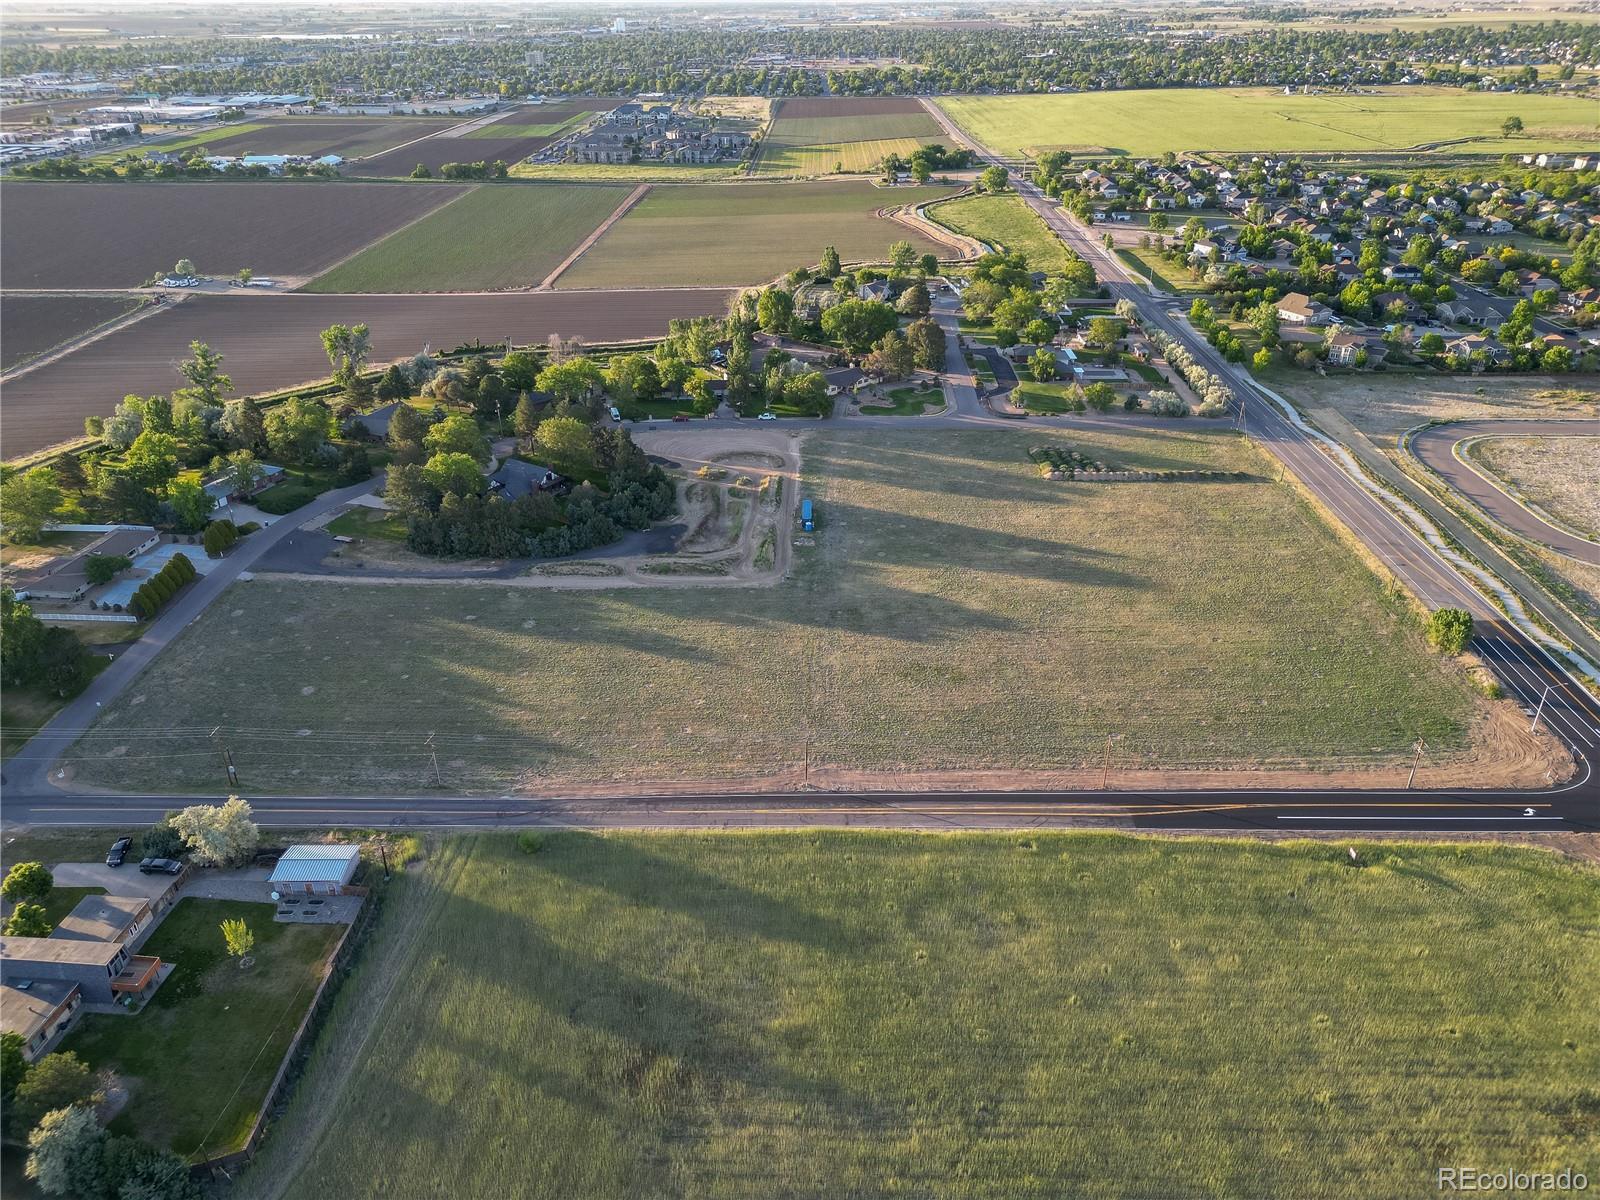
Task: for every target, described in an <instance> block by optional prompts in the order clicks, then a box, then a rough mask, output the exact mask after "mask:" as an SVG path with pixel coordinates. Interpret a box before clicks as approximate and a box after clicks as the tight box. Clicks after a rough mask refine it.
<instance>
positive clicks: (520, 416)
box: [391, 394, 539, 441]
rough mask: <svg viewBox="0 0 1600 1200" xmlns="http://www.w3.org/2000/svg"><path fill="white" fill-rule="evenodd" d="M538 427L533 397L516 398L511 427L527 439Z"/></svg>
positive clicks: (524, 439) (519, 435) (536, 410)
mask: <svg viewBox="0 0 1600 1200" xmlns="http://www.w3.org/2000/svg"><path fill="white" fill-rule="evenodd" d="M538 427H539V410H538V409H537V408H535V407H534V406H533V397H532V396H529V395H526V394H525V395H523V396H522V397H521V398H520V399H518V400H517V408H516V411H515V412H513V413H512V414H511V428H512V430H513V431H514V432H515V433H516V435H517V436H518V437H519V438H521V439H522V440H523V441H527V440H528V439H529V438H531V437H532V436H533V431H534V430H535V429H537V428H538ZM391 432H392V426H391Z"/></svg>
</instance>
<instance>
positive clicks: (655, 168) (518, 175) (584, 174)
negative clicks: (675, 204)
mask: <svg viewBox="0 0 1600 1200" xmlns="http://www.w3.org/2000/svg"><path fill="white" fill-rule="evenodd" d="M743 170H744V164H743V163H737V164H735V163H722V164H715V165H711V166H701V165H698V164H692V165H680V164H678V163H661V162H637V163H576V162H572V163H569V162H559V163H532V162H519V163H512V164H511V170H510V175H511V178H513V179H556V180H562V181H572V182H581V183H595V182H601V183H712V182H716V181H719V180H727V179H732V178H733V176H734V175H735V174H738V173H740V172H742V171H743Z"/></svg>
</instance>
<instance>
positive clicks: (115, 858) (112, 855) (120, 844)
mask: <svg viewBox="0 0 1600 1200" xmlns="http://www.w3.org/2000/svg"><path fill="white" fill-rule="evenodd" d="M132 845H133V839H132V838H126V837H121V838H118V839H117V840H116V841H114V842H112V843H111V849H109V850H107V851H106V866H108V867H120V866H121V865H122V864H123V863H125V862H126V861H127V860H128V849H129V847H131V846H132Z"/></svg>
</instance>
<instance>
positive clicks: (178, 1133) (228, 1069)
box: [62, 898, 343, 1159]
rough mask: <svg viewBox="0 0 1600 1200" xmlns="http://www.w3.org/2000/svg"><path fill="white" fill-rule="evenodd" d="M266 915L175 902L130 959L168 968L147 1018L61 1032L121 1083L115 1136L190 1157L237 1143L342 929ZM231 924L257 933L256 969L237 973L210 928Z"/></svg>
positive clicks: (257, 908)
mask: <svg viewBox="0 0 1600 1200" xmlns="http://www.w3.org/2000/svg"><path fill="white" fill-rule="evenodd" d="M272 913H273V907H272V905H271V904H270V903H266V904H252V903H249V902H247V901H236V900H198V899H194V898H188V899H184V900H180V901H179V902H178V904H177V906H176V907H175V908H173V910H172V911H171V912H170V913H169V914H167V916H166V918H165V919H164V920H163V921H162V922H161V924H160V925H159V926H158V927H157V928H156V931H155V932H154V933H152V934H151V935H150V940H149V941H147V942H146V943H145V944H144V946H143V947H142V948H141V950H140V953H142V954H153V955H155V956H156V957H158V958H160V959H161V960H162V961H163V962H171V963H175V964H176V970H174V971H173V973H172V974H171V976H169V977H168V978H167V980H166V981H165V982H164V983H162V985H161V987H160V988H159V989H158V990H157V991H156V993H155V996H154V997H153V998H152V999H151V1000H150V1002H149V1004H148V1005H146V1007H145V1009H144V1010H143V1011H142V1012H140V1013H139V1014H137V1015H136V1016H131V1017H130V1016H125V1015H116V1016H103V1015H99V1014H94V1013H90V1014H89V1015H87V1016H85V1017H84V1018H83V1021H82V1023H81V1024H80V1025H79V1026H78V1028H77V1029H75V1030H74V1031H73V1032H72V1033H71V1034H70V1035H68V1037H67V1040H66V1041H65V1042H64V1043H63V1044H62V1049H64V1050H71V1051H73V1052H74V1053H76V1054H77V1055H78V1056H79V1057H80V1058H82V1059H83V1060H84V1061H85V1062H87V1063H88V1064H89V1065H90V1066H91V1067H93V1068H94V1069H95V1070H100V1069H102V1068H109V1069H111V1070H113V1071H115V1072H116V1073H117V1074H118V1075H119V1076H120V1077H121V1079H122V1081H123V1082H124V1083H125V1084H126V1085H127V1086H128V1089H129V1092H130V1099H129V1103H128V1107H127V1108H125V1109H124V1110H123V1111H122V1113H121V1115H120V1116H118V1117H117V1118H116V1119H115V1120H114V1121H112V1123H111V1129H112V1130H113V1132H119V1133H132V1134H137V1135H138V1136H139V1137H142V1138H144V1139H145V1140H146V1141H150V1142H153V1143H155V1144H156V1145H158V1146H165V1147H168V1148H170V1149H172V1150H174V1151H176V1152H177V1153H179V1154H182V1155H185V1156H188V1157H193V1158H197V1159H198V1158H203V1157H208V1156H213V1155H218V1154H225V1153H227V1152H229V1151H231V1150H236V1149H238V1148H239V1147H240V1146H242V1145H243V1143H244V1139H245V1138H246V1136H248V1134H249V1132H250V1126H251V1125H252V1124H253V1123H254V1121H255V1118H256V1113H257V1112H259V1111H260V1108H261V1104H262V1101H263V1100H264V1099H265V1097H266V1092H267V1087H268V1085H269V1084H271V1082H272V1077H273V1076H274V1075H276V1074H277V1071H278V1064H279V1063H280V1062H281V1061H282V1060H283V1055H284V1053H285V1052H286V1051H287V1049H288V1047H289V1041H290V1039H291V1038H292V1037H293V1036H294V1031H295V1027H296V1026H297V1025H298V1024H299V1023H300V1018H301V1016H302V1015H303V1014H304V1012H305V1010H306V1008H307V1007H308V1006H309V1005H310V1003H311V997H312V994H313V993H314V992H315V991H316V988H317V982H318V981H319V980H320V979H321V976H322V964H323V963H324V961H325V960H326V958H327V955H328V953H329V952H330V951H331V950H332V949H333V946H334V944H335V943H336V942H337V941H338V940H339V935H340V933H341V932H343V927H342V926H339V925H301V926H294V925H280V924H278V923H277V922H275V921H274V920H273V919H272ZM236 917H240V918H243V919H244V920H245V921H246V922H248V923H249V926H250V929H251V932H253V933H254V934H255V935H256V946H255V949H254V950H253V951H252V953H253V954H254V956H255V960H256V961H255V965H254V966H252V967H251V968H249V969H248V970H244V971H241V970H240V969H239V966H238V964H237V963H236V962H235V961H233V960H231V959H229V958H228V956H227V952H226V949H225V948H224V946H223V942H222V932H221V930H220V928H219V926H220V925H221V923H222V922H223V921H225V920H230V919H233V918H236Z"/></svg>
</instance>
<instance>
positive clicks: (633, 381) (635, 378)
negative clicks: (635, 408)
mask: <svg viewBox="0 0 1600 1200" xmlns="http://www.w3.org/2000/svg"><path fill="white" fill-rule="evenodd" d="M606 386H607V387H608V388H610V389H611V394H612V395H613V396H614V397H616V399H617V400H619V401H621V402H622V403H624V404H627V403H631V402H632V401H635V400H653V399H655V397H656V395H657V394H658V393H659V392H660V391H661V374H660V372H658V371H657V370H656V364H655V363H654V362H653V361H651V359H650V358H649V357H648V356H647V355H643V354H619V355H617V356H616V357H615V358H613V359H612V360H611V365H610V366H609V367H608V368H607V369H606Z"/></svg>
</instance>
